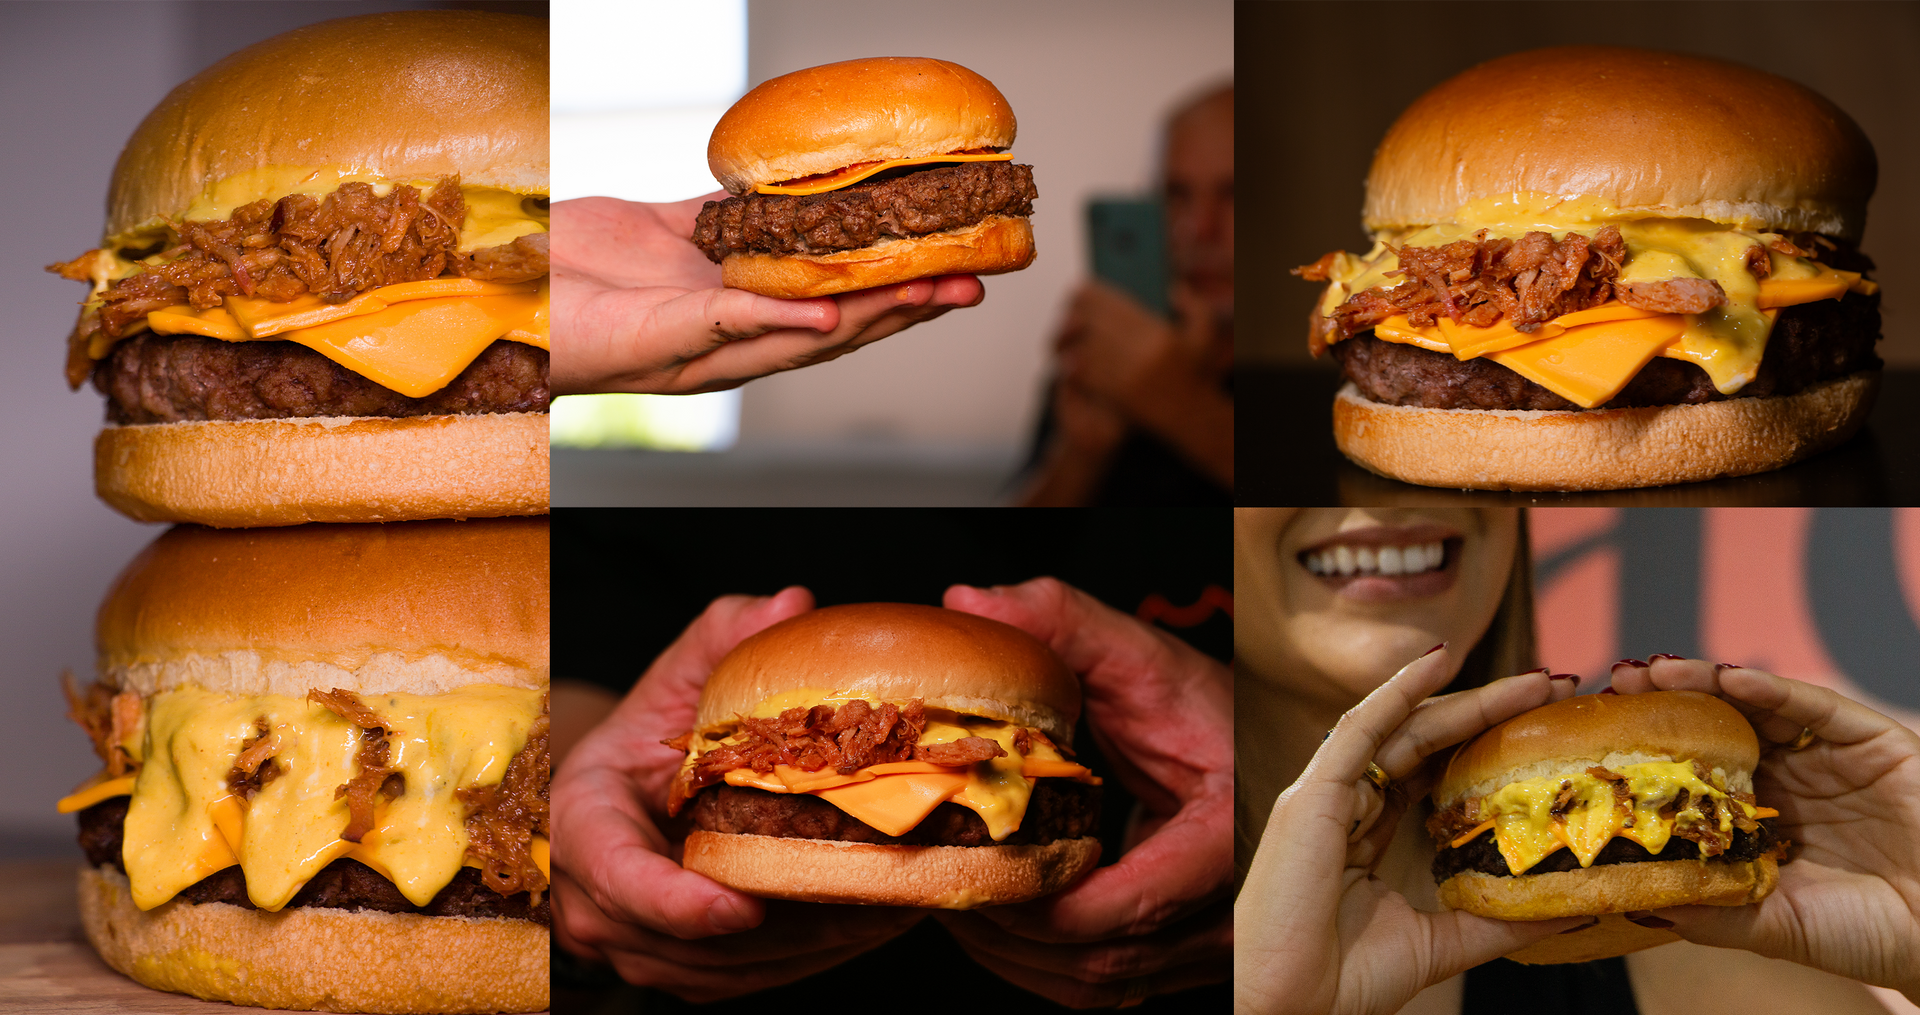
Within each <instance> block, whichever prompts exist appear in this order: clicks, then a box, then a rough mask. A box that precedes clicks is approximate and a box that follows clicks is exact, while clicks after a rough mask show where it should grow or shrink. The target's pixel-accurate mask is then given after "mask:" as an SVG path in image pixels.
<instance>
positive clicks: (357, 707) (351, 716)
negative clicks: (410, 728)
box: [307, 687, 407, 842]
mask: <svg viewBox="0 0 1920 1015" xmlns="http://www.w3.org/2000/svg"><path fill="white" fill-rule="evenodd" d="M307 700H308V701H311V702H313V703H315V704H317V705H320V706H321V707H323V708H326V709H328V710H330V711H332V712H333V714H335V715H337V716H339V717H340V718H342V719H345V720H346V721H348V722H350V723H352V724H354V725H355V726H358V727H360V750H359V752H358V753H357V754H355V755H354V758H353V761H354V764H355V765H356V766H358V768H359V771H357V772H355V773H354V776H353V778H352V779H350V780H348V781H347V782H346V783H344V784H343V785H341V786H339V787H337V788H335V789H334V791H333V798H334V799H335V800H338V799H340V798H341V797H346V798H347V827H346V830H345V831H342V832H341V833H340V837H341V838H342V839H345V840H347V841H348V842H359V841H360V840H361V839H363V838H365V837H366V834H367V833H368V832H371V831H373V828H374V824H375V823H376V819H375V816H374V813H373V804H374V800H375V798H376V797H379V796H384V797H386V798H387V799H388V800H392V799H395V798H396V797H398V796H400V795H401V794H402V793H404V792H406V788H407V787H406V777H404V776H402V775H401V774H400V773H399V771H398V770H396V769H394V768H392V767H390V766H389V759H390V755H391V750H392V748H391V745H390V744H389V743H388V737H389V736H391V735H392V734H393V733H394V732H396V731H394V730H392V729H389V728H388V727H387V721H386V720H385V719H382V718H381V717H380V715H379V714H378V713H376V712H375V711H373V710H372V709H370V708H368V707H367V706H366V704H365V703H363V702H362V701H361V700H360V696H359V695H357V694H355V693H353V692H352V691H347V690H342V689H340V688H338V687H336V688H334V689H333V690H331V691H322V690H320V689H318V688H315V689H313V690H311V691H308V692H307Z"/></svg>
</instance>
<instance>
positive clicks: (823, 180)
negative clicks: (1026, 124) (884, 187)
mask: <svg viewBox="0 0 1920 1015" xmlns="http://www.w3.org/2000/svg"><path fill="white" fill-rule="evenodd" d="M1012 160H1013V153H1011V152H988V153H985V154H980V155H928V156H924V157H922V158H917V159H887V160H885V161H882V162H872V163H868V164H866V165H861V166H848V167H847V168H845V169H841V170H839V171H837V172H832V173H826V174H822V175H821V177H820V178H819V179H815V180H809V181H808V182H806V183H795V184H790V185H787V186H781V185H780V184H777V183H762V184H760V185H759V186H757V187H754V188H753V192H754V193H756V194H824V193H826V192H827V191H830V190H839V189H840V188H842V187H851V186H853V185H854V184H856V183H859V182H860V181H861V180H864V179H866V178H867V177H869V176H872V175H874V174H875V173H883V172H886V171H887V170H889V169H897V168H899V167H901V166H926V165H933V164H936V163H941V162H1010V161H1012Z"/></svg>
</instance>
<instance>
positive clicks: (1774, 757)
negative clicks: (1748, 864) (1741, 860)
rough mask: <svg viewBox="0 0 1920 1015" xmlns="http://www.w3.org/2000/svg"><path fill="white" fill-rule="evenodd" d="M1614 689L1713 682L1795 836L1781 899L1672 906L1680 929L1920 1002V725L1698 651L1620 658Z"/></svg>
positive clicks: (1710, 688) (1668, 913)
mask: <svg viewBox="0 0 1920 1015" xmlns="http://www.w3.org/2000/svg"><path fill="white" fill-rule="evenodd" d="M1613 687H1614V689H1616V690H1618V691H1620V692H1621V693H1622V694H1627V695H1633V694H1639V693H1644V692H1649V691H1674V690H1686V691H1697V692H1704V693H1707V694H1713V695H1718V696H1719V697H1720V698H1722V699H1724V700H1726V701H1727V702H1729V703H1731V704H1732V705H1733V706H1734V707H1735V708H1737V709H1739V710H1740V712H1741V713H1743V714H1744V715H1745V716H1746V717H1747V719H1748V720H1749V721H1751V722H1752V723H1753V726H1754V728H1755V730H1756V731H1757V732H1758V734H1759V737H1760V740H1761V742H1762V744H1763V746H1764V747H1765V748H1766V750H1765V753H1764V755H1763V756H1762V759H1761V762H1760V768H1759V771H1758V772H1757V773H1756V776H1755V780H1754V782H1755V787H1756V790H1755V791H1756V793H1758V794H1760V795H1761V797H1762V799H1763V800H1764V801H1765V802H1766V803H1767V804H1769V805H1770V806H1772V807H1775V808H1778V809H1779V811H1780V818H1779V819H1778V825H1779V833H1780V834H1781V835H1782V836H1784V837H1786V838H1790V839H1792V840H1793V841H1794V842H1795V843H1796V844H1797V846H1796V853H1795V856H1794V860H1793V862H1792V863H1790V864H1786V865H1784V866H1782V867H1781V868H1780V884H1779V888H1778V890H1776V891H1775V892H1774V893H1773V894H1772V895H1771V896H1770V897H1768V898H1767V899H1765V900H1764V901H1762V902H1760V903H1759V904H1758V905H1753V906H1741V907H1737V908H1722V907H1717V906H1688V907H1682V908H1677V909H1666V910H1661V911H1660V912H1659V916H1661V917H1663V918H1665V919H1667V920H1670V921H1671V922H1672V923H1673V925H1674V927H1673V930H1674V932H1675V933H1677V934H1679V935H1680V936H1681V937H1684V938H1686V939H1687V940H1689V941H1696V942H1699V943H1701V944H1705V945H1711V946H1714V947H1717V948H1745V949H1748V950H1750V951H1754V952H1758V953H1759V954H1761V955H1767V956H1771V957H1774V958H1783V959H1789V960H1791V961H1794V962H1798V963H1801V964H1802V965H1807V966H1812V967H1814V968H1816V969H1820V970H1824V971H1826V972H1829V973H1835V974H1837V975H1840V976H1845V977H1849V978H1851V979H1855V980H1860V981H1862V982H1865V983H1870V984H1875V985H1878V986H1882V987H1890V988H1892V989H1894V990H1898V991H1900V992H1901V993H1903V994H1905V995H1906V997H1907V998H1908V999H1909V1000H1911V1001H1913V1002H1915V1003H1920V965H1916V963H1915V962H1914V956H1915V955H1920V851H1916V848H1915V844H1916V843H1920V735H1916V734H1915V733H1914V732H1913V731H1912V730H1911V729H1908V728H1907V727H1905V726H1902V725H1900V724H1899V723H1897V722H1894V721H1893V720H1892V719H1890V718H1888V717H1886V716H1884V715H1881V714H1880V713H1878V712H1875V711H1873V710H1872V709H1870V708H1867V707H1866V706H1864V705H1862V704H1860V703H1859V702H1856V701H1852V700H1850V699H1848V698H1846V697H1845V696H1843V695H1840V694H1837V693H1835V692H1834V691H1831V690H1828V689H1826V688H1823V687H1816V686H1814V685H1812V684H1806V683H1802V682H1800V681H1797V680H1788V679H1784V678H1781V677H1777V676H1774V675H1773V674H1771V673H1766V672H1763V671H1761V670H1754V669H1747V668H1744V667H1738V666H1732V667H1729V666H1719V665H1715V664H1713V663H1709V662H1704V661H1702V660H1698V659H1677V658H1673V657H1655V658H1654V660H1653V662H1652V664H1651V665H1641V664H1638V663H1623V664H1621V665H1617V666H1616V667H1615V668H1614V671H1613ZM1809 735H1810V739H1807V740H1806V741H1804V744H1803V747H1802V749H1800V750H1793V749H1792V746H1793V745H1794V744H1795V743H1801V742H1802V741H1801V738H1802V737H1805V736H1809Z"/></svg>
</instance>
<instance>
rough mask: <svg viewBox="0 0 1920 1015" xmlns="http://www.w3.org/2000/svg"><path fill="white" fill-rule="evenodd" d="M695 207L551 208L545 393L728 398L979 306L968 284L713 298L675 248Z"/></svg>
mask: <svg viewBox="0 0 1920 1015" xmlns="http://www.w3.org/2000/svg"><path fill="white" fill-rule="evenodd" d="M709 197H711V195H709ZM707 200H709V198H695V199H694V200H691V201H681V202H678V203H674V204H641V203H636V202H631V201H619V200H615V199H613V198H608V197H589V198H581V199H579V200H575V201H563V202H561V203H560V204H557V205H555V206H554V208H553V216H554V220H555V221H556V222H557V223H559V225H558V226H557V227H556V229H555V230H554V244H553V259H554V266H553V277H554V286H555V288H556V289H557V290H558V291H559V297H558V299H557V300H556V301H555V304H556V314H557V320H556V323H555V331H556V338H555V344H556V350H557V351H556V352H555V354H554V361H553V388H554V393H555V394H560V395H571V394H585V393H589V392H598V391H626V392H643V393H650V394H670V395H682V394H693V393H696V392H701V391H721V390H725V389H727V388H736V387H739V386H740V385H742V384H744V383H746V382H747V381H750V380H753V379H754V378H756V377H765V376H766V375H768V374H774V373H779V372H781V371H784V370H792V369H795V368H797V367H804V366H811V365H813V364H816V363H824V362H826V361H828V360H831V359H836V358H838V357H840V356H844V355H846V354H847V353H849V352H852V351H854V350H855V349H858V348H860V347H861V346H863V345H866V344H868V343H870V342H876V341H878V340H880V339H882V338H886V337H887V336H889V335H892V334H895V333H896V332H899V331H902V330H904V329H906V328H909V327H912V326H913V325H915V324H919V323H921V322H923V321H930V320H932V319H934V318H936V317H939V316H940V315H941V314H944V313H946V312H947V311H949V310H951V309H953V308H955V307H970V306H975V305H977V304H978V303H979V302H980V301H981V300H982V299H983V298H985V296H986V290H985V289H984V288H983V287H982V286H981V284H980V282H979V280H978V279H976V278H974V277H972V276H970V275H947V276H943V277H939V278H931V279H921V280H918V281H913V282H909V283H907V284H905V285H896V286H886V287H883V288H878V289H869V290H864V291H860V292H850V293H843V294H839V295H835V296H822V297H818V298H814V299H801V300H782V299H774V298H772V297H769V296H761V295H758V294H756V293H751V292H748V291H746V290H744V289H723V288H721V283H720V268H719V267H718V266H717V265H714V264H712V263H709V262H708V261H707V259H706V258H705V257H703V256H702V255H701V253H700V251H699V249H698V248H696V247H694V246H693V245H692V244H691V243H689V242H687V236H688V235H689V234H691V233H692V231H693V223H694V216H695V215H697V214H698V213H699V210H700V205H701V204H702V202H704V201H707Z"/></svg>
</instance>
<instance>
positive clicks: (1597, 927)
mask: <svg viewBox="0 0 1920 1015" xmlns="http://www.w3.org/2000/svg"><path fill="white" fill-rule="evenodd" d="M1759 761H1760V746H1759V742H1758V740H1757V739H1756V738H1755V737H1754V733H1753V727H1752V726H1750V725H1748V724H1747V720H1746V719H1745V718H1744V717H1742V716H1741V715H1740V713H1739V712H1738V711H1736V710H1735V709H1734V707H1733V706H1731V705H1729V704H1727V703H1726V702H1724V701H1721V700H1720V699H1719V698H1716V697H1713V696H1712V695H1709V694H1702V693H1700V692H1698V691H1653V692H1649V693H1646V694H1606V693H1602V694H1588V695H1580V696H1577V697H1573V698H1568V699H1566V700H1565V701H1559V702H1555V703H1553V704H1551V705H1544V706H1542V707H1540V708H1536V709H1534V710H1533V711H1531V712H1526V713H1523V714H1521V715H1518V716H1515V717H1514V718H1512V719H1509V720H1507V721H1506V722H1504V723H1501V724H1500V725H1498V726H1495V727H1494V728H1492V729H1490V730H1488V731H1486V732H1485V733H1482V734H1481V735H1480V736H1479V737H1477V738H1475V739H1474V740H1472V741H1470V742H1468V743H1467V744H1466V745H1465V746H1463V747H1461V748H1460V749H1459V750H1458V751H1457V752H1455V754H1454V755H1453V758H1452V759H1451V760H1450V761H1449V762H1448V763H1447V769H1446V773H1445V775H1443V776H1442V777H1441V780H1440V783H1439V785H1438V786H1437V787H1436V788H1435V789H1434V791H1433V805H1434V815H1433V817H1432V818H1431V819H1429V820H1428V822H1427V830H1428V831H1429V832H1431V833H1432V835H1433V839H1434V844H1435V846H1436V847H1437V848H1438V850H1439V853H1438V855H1437V856H1435V857H1434V861H1433V879H1434V881H1435V883H1437V884H1438V885H1439V894H1440V901H1441V902H1442V903H1444V904H1445V905H1447V906H1449V907H1451V908H1453V909H1461V910H1465V911H1467V912H1469V913H1474V914H1477V915H1479V916H1486V917H1492V918H1494V919H1496V920H1551V919H1555V918H1557V917H1565V916H1598V917H1600V920H1599V922H1598V923H1596V924H1593V925H1590V926H1588V927H1586V928H1583V929H1579V930H1576V931H1573V932H1570V933H1565V934H1559V935H1556V936H1554V937H1550V938H1548V939H1547V940H1546V941H1544V942H1541V943H1540V944H1536V945H1531V946H1529V947H1527V948H1523V949H1521V950H1520V951H1518V952H1515V953H1513V954H1512V955H1509V956H1507V957H1508V958H1510V959H1514V960H1516V961H1520V962H1536V963H1538V962H1585V961H1588V960H1590V959H1601V958H1609V957H1611V956H1615V955H1624V954H1626V953H1628V952H1632V951H1638V950H1639V949H1642V948H1650V947H1652V946H1654V945H1657V944H1664V943H1666V942H1668V941H1676V940H1679V938H1678V936H1676V935H1675V934H1674V933H1673V932H1672V931H1670V930H1666V929H1663V928H1661V927H1660V926H1658V924H1657V922H1656V921H1648V923H1650V924H1654V925H1652V926H1645V925H1642V924H1640V923H1635V922H1633V920H1632V919H1631V918H1629V917H1628V916H1627V914H1630V913H1640V912H1643V911H1646V910H1654V909H1663V908H1666V907H1668V906H1686V905H1708V906H1743V905H1746V904H1748V903H1752V902H1758V901H1760V900H1761V899H1764V898H1766V897H1767V895H1768V894H1769V893H1771V892H1772V891H1773V889H1774V886H1775V885H1777V884H1778V883H1779V880H1780V873H1779V867H1778V858H1779V857H1780V856H1781V855H1782V854H1783V853H1784V851H1785V847H1786V843H1785V842H1783V841H1782V840H1780V839H1779V838H1777V837H1776V836H1775V834H1774V828H1773V825H1774V822H1773V819H1774V818H1775V817H1777V816H1778V815H1779V812H1778V811H1775V810H1774V809H1772V808H1770V807H1760V806H1758V805H1756V804H1755V802H1754V797H1753V770H1754V767H1755V766H1756V765H1758V764H1759Z"/></svg>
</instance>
